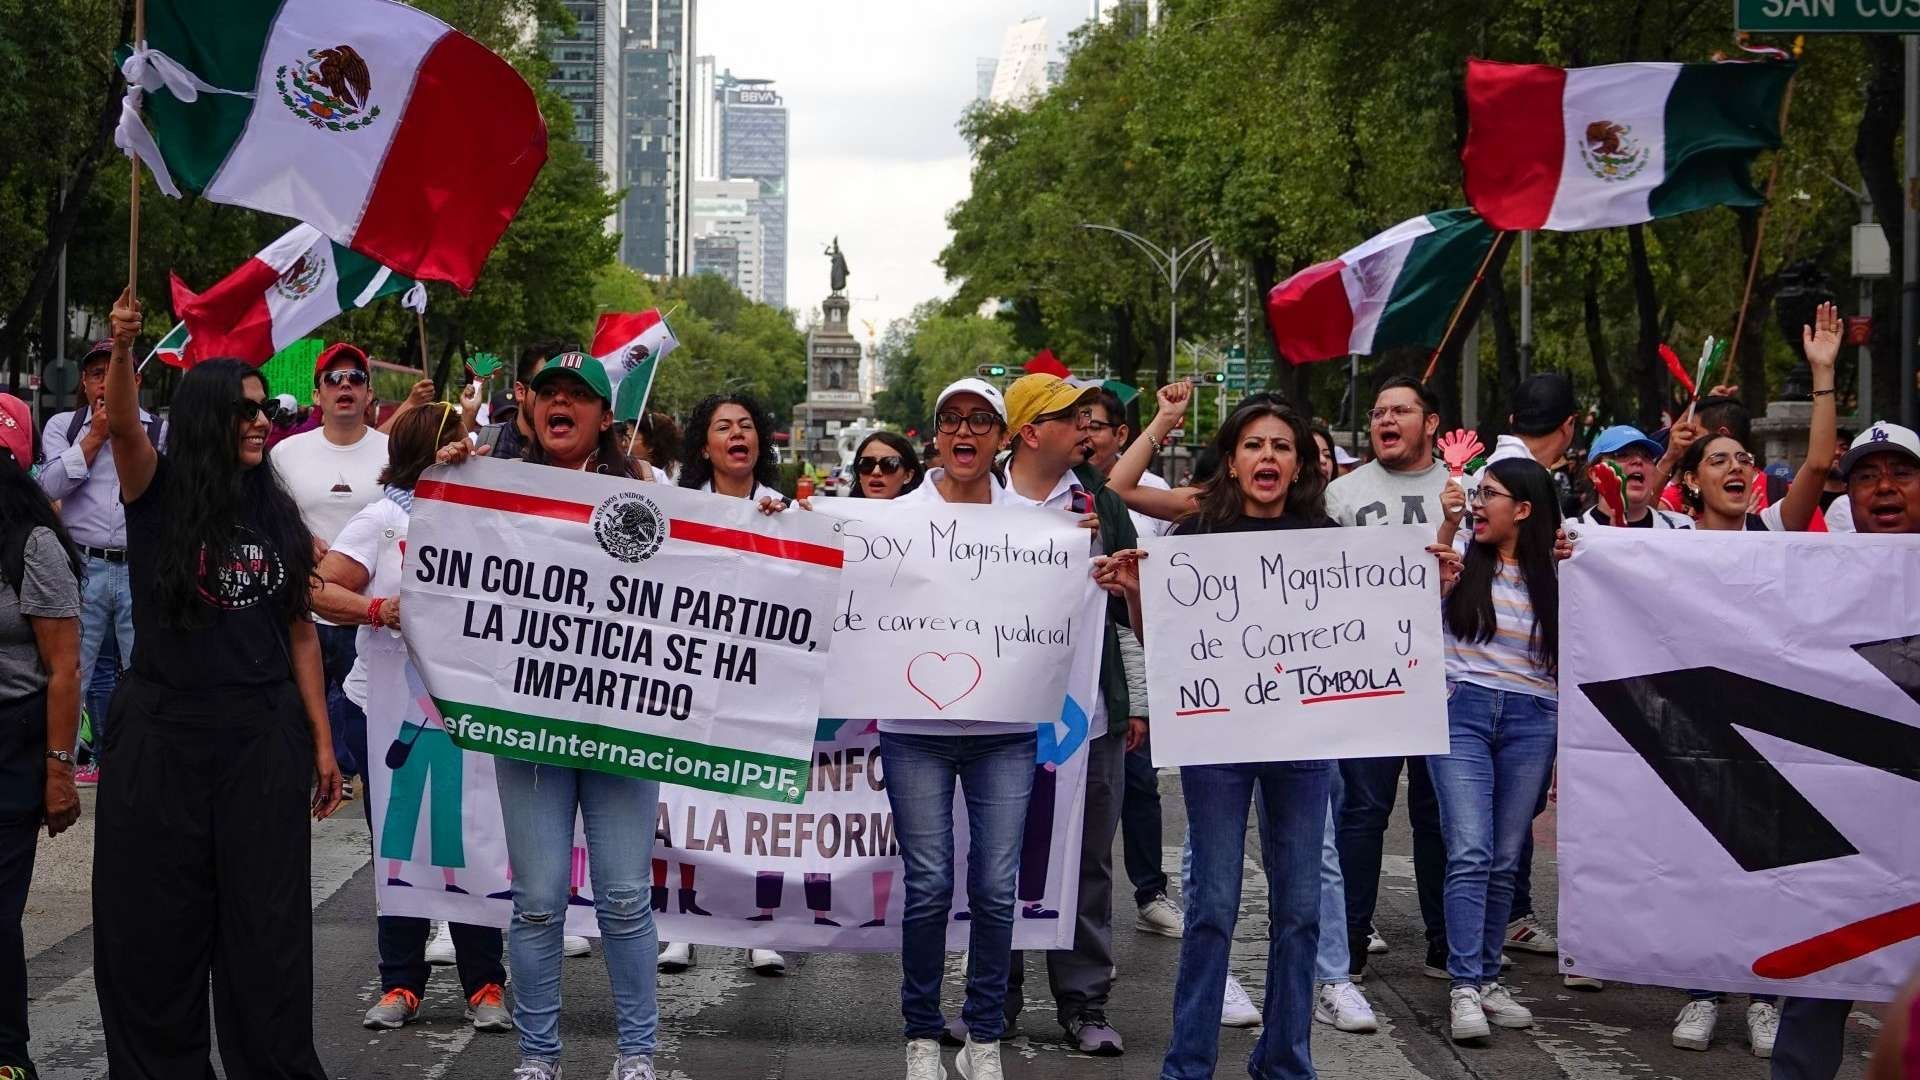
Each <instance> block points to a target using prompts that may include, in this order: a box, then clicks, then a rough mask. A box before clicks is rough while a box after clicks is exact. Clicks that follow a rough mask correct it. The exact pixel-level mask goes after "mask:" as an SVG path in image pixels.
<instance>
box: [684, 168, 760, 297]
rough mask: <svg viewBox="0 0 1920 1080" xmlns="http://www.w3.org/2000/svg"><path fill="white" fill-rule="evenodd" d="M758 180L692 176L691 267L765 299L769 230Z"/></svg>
mask: <svg viewBox="0 0 1920 1080" xmlns="http://www.w3.org/2000/svg"><path fill="white" fill-rule="evenodd" d="M759 198H760V185H759V183H758V182H757V181H754V180H695V181H694V182H693V252H694V255H693V273H696V274H699V273H707V272H712V273H715V274H719V275H720V276H721V277H723V278H726V279H727V280H728V281H729V282H732V283H733V287H734V288H736V289H739V290H740V292H741V293H742V294H743V295H744V296H746V298H747V299H749V300H754V301H765V300H766V292H765V282H764V280H763V277H764V268H765V264H766V244H765V241H764V236H765V230H764V225H763V222H762V221H761V219H760V216H759V215H758V214H756V213H755V212H754V204H755V203H756V202H757V201H758V200H759Z"/></svg>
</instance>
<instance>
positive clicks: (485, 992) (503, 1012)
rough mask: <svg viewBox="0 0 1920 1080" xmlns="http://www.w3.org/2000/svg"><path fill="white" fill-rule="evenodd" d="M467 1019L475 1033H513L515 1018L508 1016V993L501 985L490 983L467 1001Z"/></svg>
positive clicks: (475, 992) (476, 991)
mask: <svg viewBox="0 0 1920 1080" xmlns="http://www.w3.org/2000/svg"><path fill="white" fill-rule="evenodd" d="M467 1019H468V1020H470V1021H472V1022H473V1030H475V1031H512V1030H513V1017H512V1016H510V1015H508V1013H507V1006H506V991H505V990H504V989H503V988H502V987H501V985H500V984H499V983H488V984H486V985H485V986H482V987H481V988H480V989H478V990H475V991H474V992H473V996H472V997H470V998H468V999H467Z"/></svg>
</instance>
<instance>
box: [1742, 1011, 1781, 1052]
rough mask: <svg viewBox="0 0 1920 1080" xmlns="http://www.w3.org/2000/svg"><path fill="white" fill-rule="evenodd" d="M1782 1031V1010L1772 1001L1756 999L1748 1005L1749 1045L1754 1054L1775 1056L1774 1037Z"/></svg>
mask: <svg viewBox="0 0 1920 1080" xmlns="http://www.w3.org/2000/svg"><path fill="white" fill-rule="evenodd" d="M1779 1031H1780V1010H1779V1009H1777V1008H1775V1007H1774V1006H1773V1005H1772V1004H1771V1003H1770V1002H1765V1001H1756V1002H1754V1003H1753V1004H1751V1005H1749V1006H1747V1045H1748V1046H1751V1047H1753V1056H1754V1057H1757V1058H1770V1057H1772V1056H1773V1037H1774V1035H1776V1034H1778V1033H1779Z"/></svg>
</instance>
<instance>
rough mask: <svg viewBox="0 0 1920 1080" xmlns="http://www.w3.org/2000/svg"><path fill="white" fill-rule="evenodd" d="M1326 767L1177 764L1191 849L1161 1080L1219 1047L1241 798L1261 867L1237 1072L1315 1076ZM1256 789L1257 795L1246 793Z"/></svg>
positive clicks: (1242, 823) (1235, 898)
mask: <svg viewBox="0 0 1920 1080" xmlns="http://www.w3.org/2000/svg"><path fill="white" fill-rule="evenodd" d="M1332 772H1333V766H1332V765H1331V764H1329V763H1327V762H1324V761H1285V762H1252V763H1247V764H1241V765H1189V766H1185V767H1183V768H1181V770H1180V786H1181V789H1182V791H1184V792H1185V794H1186V801H1187V820H1188V821H1189V822H1192V823H1195V824H1194V826H1193V827H1192V828H1191V829H1190V830H1189V834H1188V835H1189V840H1190V841H1191V845H1192V848H1193V874H1192V877H1191V880H1190V881H1189V883H1188V891H1187V895H1186V901H1187V923H1186V933H1185V936H1184V937H1182V938H1181V939H1180V970H1179V975H1178V976H1177V977H1176V979H1175V981H1174V988H1173V1040H1172V1042H1171V1043H1170V1044H1169V1045H1168V1046H1167V1056H1166V1059H1165V1060H1164V1061H1163V1062H1162V1063H1161V1066H1160V1075H1161V1078H1162V1080H1203V1078H1205V1077H1211V1076H1212V1075H1213V1067H1214V1062H1215V1060H1216V1059H1217V1058H1218V1057H1219V1055H1220V1003H1221V999H1222V997H1223V996H1224V994H1225V992H1226V981H1227V954H1228V952H1229V950H1231V949H1232V947H1233V928H1234V924H1235V923H1236V922H1237V921H1238V919H1239V914H1240V882H1241V876H1242V871H1241V866H1242V863H1243V861H1244V859H1245V857H1246V839H1247V807H1248V805H1249V804H1250V803H1252V804H1254V805H1256V806H1257V807H1258V813H1259V822H1260V855H1261V859H1260V861H1261V863H1262V864H1263V865H1264V866H1265V868H1266V873H1267V908H1268V921H1267V940H1268V944H1267V986H1266V996H1265V1000H1264V1001H1263V1002H1262V1004H1261V1009H1260V1013H1261V1015H1262V1016H1263V1017H1264V1018H1265V1020H1266V1025H1265V1026H1264V1027H1262V1028H1261V1029H1260V1041H1259V1042H1256V1043H1255V1044H1254V1046H1253V1056H1252V1057H1251V1058H1250V1059H1248V1062H1247V1072H1248V1074H1249V1075H1251V1076H1253V1077H1255V1080H1313V1077H1314V1071H1313V1053H1312V1050H1311V1048H1310V1047H1309V1045H1308V1044H1309V1039H1310V1037H1311V1034H1312V1030H1313V971H1314V955H1315V951H1316V946H1317V945H1318V938H1319V934H1320V892H1321V890H1320V873H1319V869H1320V858H1321V851H1322V846H1323V844H1324V843H1325V832H1326V819H1327V798H1328V791H1329V785H1330V784H1331V783H1332V780H1331V774H1332ZM1256 794H1257V795H1258V798H1257V799H1256V798H1255V795H1256Z"/></svg>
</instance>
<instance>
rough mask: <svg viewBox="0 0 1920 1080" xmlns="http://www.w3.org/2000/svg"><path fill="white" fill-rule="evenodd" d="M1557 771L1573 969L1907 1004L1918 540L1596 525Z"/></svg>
mask: <svg viewBox="0 0 1920 1080" xmlns="http://www.w3.org/2000/svg"><path fill="white" fill-rule="evenodd" d="M1157 735H1158V733H1156V737H1157ZM1559 778H1560V779H1559V799H1560V802H1559V807H1560V809H1559V813H1560V817H1559V851H1560V955H1561V960H1562V963H1563V964H1564V965H1565V967H1566V968H1567V969H1568V970H1572V971H1577V972H1580V973H1581V974H1586V975H1593V976H1596V977H1599V978H1607V979H1619V980H1622V981H1624V982H1637V983H1652V984H1655V985H1664V986H1677V987H1685V988H1689V989H1703V990H1720V991H1726V992H1734V993H1753V994H1759V993H1768V994H1789V995H1793V996H1796V997H1824V998H1843V999H1850V1000H1865V1001H1887V1000H1890V999H1891V998H1892V997H1893V995H1894V993H1895V991H1896V989H1897V988H1898V987H1899V985H1900V984H1901V983H1902V982H1904V981H1905V980H1906V978H1907V977H1908V976H1909V975H1910V974H1911V973H1912V972H1913V970H1914V968H1915V966H1916V965H1920V904H1916V903H1915V902H1914V900H1915V898H1916V897H1920V787H1916V784H1920V538H1916V537H1910V536H1908V537H1903V536H1861V535H1838V534H1835V535H1823V534H1814V533H1762V532H1752V533H1721V532H1691V533H1689V532H1662V531H1659V530H1639V529H1604V528H1589V529H1582V530H1580V532H1579V534H1578V536H1577V538H1576V540H1575V544H1574V555H1573V558H1572V559H1571V560H1569V561H1567V562H1566V563H1564V564H1562V568H1561V571H1560V756H1559Z"/></svg>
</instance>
